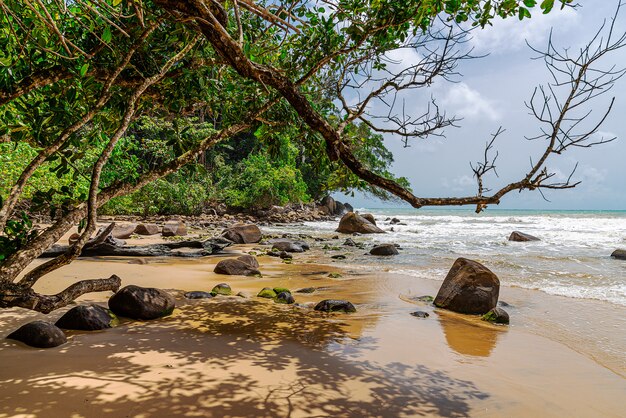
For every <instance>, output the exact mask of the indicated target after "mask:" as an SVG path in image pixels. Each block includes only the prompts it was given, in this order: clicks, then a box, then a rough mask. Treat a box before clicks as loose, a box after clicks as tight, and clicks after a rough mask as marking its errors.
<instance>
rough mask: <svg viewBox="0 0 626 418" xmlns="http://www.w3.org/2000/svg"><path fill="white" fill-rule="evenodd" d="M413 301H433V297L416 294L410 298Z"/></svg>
mask: <svg viewBox="0 0 626 418" xmlns="http://www.w3.org/2000/svg"><path fill="white" fill-rule="evenodd" d="M412 299H413V300H414V301H417V302H425V303H432V302H434V301H435V298H434V297H432V296H429V295H424V296H418V297H416V298H412Z"/></svg>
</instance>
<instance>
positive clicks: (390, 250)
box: [370, 244, 399, 256]
mask: <svg viewBox="0 0 626 418" xmlns="http://www.w3.org/2000/svg"><path fill="white" fill-rule="evenodd" d="M370 254H371V255H384V256H389V255H398V254H399V253H398V249H397V248H396V246H395V244H382V245H377V246H375V247H374V248H372V249H371V250H370Z"/></svg>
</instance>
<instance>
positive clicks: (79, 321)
mask: <svg viewBox="0 0 626 418" xmlns="http://www.w3.org/2000/svg"><path fill="white" fill-rule="evenodd" d="M116 321H117V317H116V316H115V314H114V313H113V312H111V311H110V310H108V309H106V308H103V307H102V306H100V305H79V306H75V307H73V308H72V309H70V310H69V311H67V312H65V314H64V315H63V316H62V317H61V318H59V320H58V321H57V322H56V324H55V325H56V326H57V327H59V328H64V329H77V330H81V331H96V330H100V329H105V328H111V327H112V326H113V325H114V324H115V322H116Z"/></svg>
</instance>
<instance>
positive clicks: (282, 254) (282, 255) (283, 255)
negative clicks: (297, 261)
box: [278, 251, 293, 260]
mask: <svg viewBox="0 0 626 418" xmlns="http://www.w3.org/2000/svg"><path fill="white" fill-rule="evenodd" d="M278 256H279V257H280V258H282V259H283V260H291V259H292V258H293V256H292V255H291V254H289V253H288V252H287V251H281V252H280V253H278Z"/></svg>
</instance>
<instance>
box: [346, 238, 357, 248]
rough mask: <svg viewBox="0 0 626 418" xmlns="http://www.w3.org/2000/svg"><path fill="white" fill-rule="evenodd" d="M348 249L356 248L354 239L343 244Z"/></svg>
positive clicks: (349, 239)
mask: <svg viewBox="0 0 626 418" xmlns="http://www.w3.org/2000/svg"><path fill="white" fill-rule="evenodd" d="M343 245H344V246H346V247H356V242H355V241H354V240H353V239H352V238H348V239H346V240H345V241H344V242H343Z"/></svg>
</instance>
